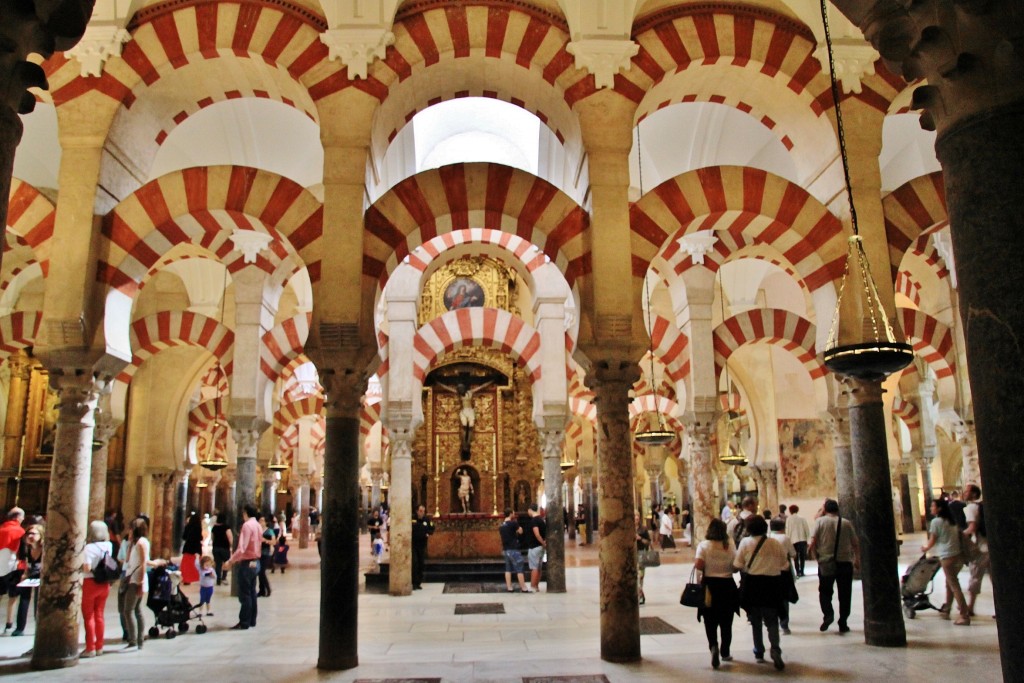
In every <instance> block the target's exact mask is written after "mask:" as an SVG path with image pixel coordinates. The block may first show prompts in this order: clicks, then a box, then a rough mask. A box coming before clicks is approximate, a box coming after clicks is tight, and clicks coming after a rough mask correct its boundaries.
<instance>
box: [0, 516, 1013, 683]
mask: <svg viewBox="0 0 1024 683" xmlns="http://www.w3.org/2000/svg"><path fill="white" fill-rule="evenodd" d="M364 538H365V537H364ZM922 540H923V538H922V536H921V535H916V536H909V537H907V538H906V540H905V543H904V544H903V549H904V553H903V557H902V558H901V571H902V570H903V569H905V568H906V566H907V565H908V564H910V563H912V562H913V561H914V560H915V559H916V557H917V555H916V551H917V549H918V548H920V545H921V541H922ZM363 545H364V546H366V545H368V543H364V544H363ZM570 545H571V546H572V547H570V548H569V550H568V552H567V566H568V567H569V569H568V570H567V573H566V583H567V586H568V592H567V593H566V594H562V595H555V594H551V595H549V594H546V593H543V592H542V593H540V594H536V595H522V594H519V593H516V594H514V595H508V594H494V593H484V594H476V595H472V594H471V595H467V594H452V593H448V594H445V593H443V592H442V588H443V586H442V585H441V584H427V585H426V586H425V587H424V589H423V590H422V591H415V592H414V594H413V595H412V596H410V597H405V598H392V597H389V596H387V595H376V594H369V593H367V594H361V595H360V598H359V601H360V604H359V659H360V666H359V667H358V668H356V669H352V670H350V671H343V672H331V673H321V672H318V671H317V670H316V668H315V667H316V660H317V641H318V629H317V620H318V616H319V596H320V590H319V586H320V583H319V565H318V563H317V557H316V550H315V548H310V549H308V550H302V551H300V550H297V549H295V548H296V546H297V544H295V543H293V544H292V548H293V550H292V559H293V562H294V563H293V567H292V569H290V570H289V571H288V573H287V574H285V575H284V576H281V575H280V574H274V575H272V576H271V579H272V582H273V590H274V593H273V595H272V596H271V597H270V598H264V599H260V605H259V608H260V615H259V627H258V628H256V629H254V630H249V631H231V630H229V627H230V626H231V625H232V624H234V623H235V622H236V621H237V612H238V607H237V601H235V600H233V599H231V598H230V597H229V596H228V594H227V590H226V589H221V588H218V590H219V591H222V592H220V593H219V594H217V595H216V596H215V598H214V612H215V614H216V616H215V617H213V618H211V619H209V620H208V622H207V623H208V624H209V626H210V631H209V632H208V633H206V634H203V635H197V634H195V633H193V632H191V631H190V632H189V633H186V634H184V635H181V636H179V637H177V638H175V639H173V640H165V639H162V638H161V639H158V640H152V641H150V642H147V643H146V646H145V648H144V649H143V650H142V651H141V652H132V653H119V650H121V642H120V636H121V629H120V625H119V623H118V618H117V614H116V605H115V604H114V603H115V600H113V599H111V600H110V601H108V603H107V611H106V613H107V624H108V627H107V646H106V652H105V654H104V655H103V656H102V657H98V658H96V659H88V660H81V661H80V663H79V664H78V666H76V667H74V668H72V669H67V670H63V671H48V672H32V671H31V670H30V669H29V667H28V664H27V659H26V658H25V657H24V656H23V655H24V652H25V651H26V650H27V649H28V648H30V647H31V646H32V637H31V636H32V634H33V633H34V624H33V623H32V622H31V620H30V623H29V627H28V632H27V633H26V635H25V636H24V637H20V638H12V637H2V638H0V677H10V678H11V679H12V680H18V681H65V680H67V681H71V680H74V681H99V680H103V681H150V680H171V681H211V682H212V681H218V682H219V681H307V680H308V681H319V680H331V681H346V682H347V681H356V680H371V681H372V680H381V679H424V678H435V679H437V678H439V679H441V680H443V681H508V682H512V681H517V682H518V681H523V679H524V678H536V677H545V678H546V677H562V676H579V677H591V676H598V677H600V676H602V675H603V676H604V677H605V679H606V680H608V681H611V682H613V683H616V682H622V683H626V682H633V681H678V680H684V679H685V680H688V681H705V680H707V681H711V680H717V681H721V680H724V674H726V673H728V674H729V675H731V676H732V677H734V678H736V679H740V680H742V679H746V680H753V679H755V678H756V677H760V676H780V675H784V676H787V677H797V678H801V679H806V680H837V681H873V680H877V681H881V680H889V681H900V683H904V682H906V681H922V682H924V681H929V682H930V681H933V680H936V679H937V678H942V679H948V678H950V677H954V678H955V677H956V676H958V675H970V677H971V680H976V681H977V680H998V678H999V677H1000V669H999V654H998V647H997V643H996V622H995V621H994V620H993V619H992V618H991V614H992V601H991V584H990V583H989V582H988V580H987V579H986V582H985V587H984V590H985V593H983V594H982V596H981V598H980V599H979V604H978V612H979V615H980V616H978V617H977V618H975V620H974V623H973V624H972V625H971V626H967V627H965V626H954V625H953V622H951V621H943V620H940V618H939V615H938V614H937V613H936V612H934V611H926V612H923V613H920V614H919V615H918V617H917V618H916V619H914V620H912V621H908V622H907V635H908V640H909V644H908V646H907V647H906V648H900V649H883V648H874V647H868V646H867V645H865V644H864V640H863V631H862V627H861V625H860V623H861V620H862V612H861V599H860V584H859V583H857V584H855V586H854V606H853V612H854V613H853V617H852V619H851V622H850V623H851V626H852V627H853V631H852V632H851V633H849V634H846V635H842V636H841V635H839V634H838V633H837V631H836V627H835V626H834V625H833V627H832V630H831V631H830V632H828V633H820V632H819V631H818V625H819V623H820V613H819V611H818V607H817V579H816V577H814V576H813V573H814V571H815V567H814V563H813V562H812V563H809V565H808V576H807V577H805V578H803V579H800V580H799V582H798V587H799V591H800V596H801V599H800V602H799V603H798V604H797V605H794V606H793V609H792V615H791V622H792V623H791V628H792V631H793V635H791V636H784V637H783V642H782V647H783V656H784V658H785V660H786V670H785V671H784V672H783V673H782V674H779V673H777V672H776V671H775V670H774V669H773V668H772V667H771V664H770V663H769V664H756V663H755V662H754V658H753V655H752V654H751V637H750V631H749V627H748V626H747V624H746V622H745V620H744V619H737V621H736V624H735V628H734V645H733V654H734V655H735V661H733V662H731V663H723V665H722V668H721V669H720V670H719V671H717V672H715V671H713V670H712V669H711V666H710V659H709V655H708V653H707V644H706V641H705V638H704V629H703V625H702V624H699V623H697V620H696V616H695V611H694V610H690V609H688V608H684V607H681V606H680V605H679V592H680V590H681V589H682V586H683V584H684V583H685V582H686V580H687V577H688V576H689V573H690V566H691V561H692V555H691V551H690V550H689V549H687V548H681V549H680V550H679V551H678V552H677V553H674V554H671V555H670V554H668V553H666V554H664V555H663V557H664V558H665V562H664V563H663V565H662V566H661V567H659V568H656V569H650V570H648V572H647V580H646V594H647V604H646V605H644V606H643V607H641V612H640V613H641V615H642V616H649V617H660V618H661V619H663V620H664V621H665V622H667V623H668V624H669V625H671V626H674V627H675V628H676V629H678V630H679V631H681V633H670V634H665V635H649V636H648V635H645V636H642V638H641V648H642V651H643V660H642V661H641V662H638V663H635V664H628V665H623V664H609V663H607V662H603V661H601V659H600V656H599V618H598V614H599V607H598V605H599V601H598V571H597V567H596V564H597V552H596V549H595V548H594V547H593V546H587V547H575V546H573V545H572V544H570ZM366 550H367V549H366V548H364V549H363V552H366ZM366 564H367V566H369V560H368V559H367V560H366ZM966 578H967V576H966V572H964V574H962V575H961V583H962V584H963V585H966ZM190 588H191V589H194V588H195V587H194V586H193V587H190ZM943 591H944V588H943V585H942V580H941V572H940V575H939V576H938V577H937V580H936V586H935V596H933V598H934V599H933V602H936V603H940V602H941V601H942V598H941V597H939V596H940V594H941V593H942V592H943ZM196 592H198V591H196ZM496 602H497V603H501V604H502V605H503V606H504V612H505V613H504V614H466V615H461V616H455V609H456V605H460V604H482V603H496ZM152 616H153V615H152V613H151V612H149V611H148V610H146V619H147V622H148V623H152V620H153V619H152ZM670 630H671V629H670ZM83 639H84V633H83ZM961 672H962V673H961ZM584 680H585V679H584ZM591 680H600V678H597V679H591Z"/></svg>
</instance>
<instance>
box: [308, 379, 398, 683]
mask: <svg viewBox="0 0 1024 683" xmlns="http://www.w3.org/2000/svg"><path fill="white" fill-rule="evenodd" d="M319 369H320V382H321V383H322V384H323V385H324V388H325V390H326V391H327V397H326V399H325V401H324V408H325V409H326V411H327V425H326V432H325V450H324V472H323V478H324V505H323V508H322V512H323V517H322V520H323V521H322V529H323V533H322V550H323V554H322V557H321V561H320V641H319V658H318V659H317V668H319V669H326V670H340V669H351V668H353V667H356V666H358V665H359V648H358V643H359V638H358V625H359V623H358V622H359V607H358V606H359V529H358V526H357V520H358V517H359V400H360V398H361V397H362V394H363V392H364V391H365V389H366V381H365V379H364V378H363V377H361V376H359V375H357V374H356V373H351V372H348V373H346V372H344V369H343V367H337V368H336V369H328V368H319ZM411 531H412V530H411V525H410V533H411ZM411 568H412V565H411V558H410V571H411Z"/></svg>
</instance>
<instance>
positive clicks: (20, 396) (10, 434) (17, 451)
mask: <svg viewBox="0 0 1024 683" xmlns="http://www.w3.org/2000/svg"><path fill="white" fill-rule="evenodd" d="M0 196H2V195H0ZM0 204H4V208H5V209H6V203H5V202H0ZM7 366H8V367H9V368H10V370H11V383H10V387H9V388H8V391H7V420H6V421H5V423H4V453H3V466H4V467H5V468H10V469H12V470H14V469H18V465H19V463H20V461H21V442H22V440H23V439H24V438H25V408H26V406H27V405H28V385H29V377H30V376H31V375H32V362H31V361H30V360H29V358H28V356H27V355H26V354H25V352H24V351H21V350H19V351H16V352H15V353H12V354H11V355H10V356H8V357H7Z"/></svg>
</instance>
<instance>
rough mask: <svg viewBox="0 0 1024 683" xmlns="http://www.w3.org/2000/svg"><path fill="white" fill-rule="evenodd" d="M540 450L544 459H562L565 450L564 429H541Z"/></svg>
mask: <svg viewBox="0 0 1024 683" xmlns="http://www.w3.org/2000/svg"><path fill="white" fill-rule="evenodd" d="M539 431H540V442H541V446H540V450H541V453H542V454H543V456H544V458H545V459H547V458H555V459H558V460H559V461H560V460H561V459H562V450H563V449H564V448H565V430H564V429H541V430H539Z"/></svg>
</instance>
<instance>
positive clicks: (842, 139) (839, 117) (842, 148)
mask: <svg viewBox="0 0 1024 683" xmlns="http://www.w3.org/2000/svg"><path fill="white" fill-rule="evenodd" d="M821 22H822V23H823V24H824V25H825V49H826V52H827V53H828V76H829V80H830V82H831V84H832V105H833V108H834V109H835V112H836V133H837V134H838V137H839V156H840V158H841V159H842V162H843V177H844V178H845V179H846V199H847V201H849V202H850V222H851V224H852V225H853V234H854V235H858V234H860V233H859V231H858V228H857V209H856V207H855V206H854V205H853V183H852V182H851V180H850V159H849V158H848V157H847V155H846V132H845V130H844V128H843V108H842V107H841V106H840V104H839V83H838V81H836V64H835V58H834V57H833V55H832V32H831V30H829V25H828V0H821Z"/></svg>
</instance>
